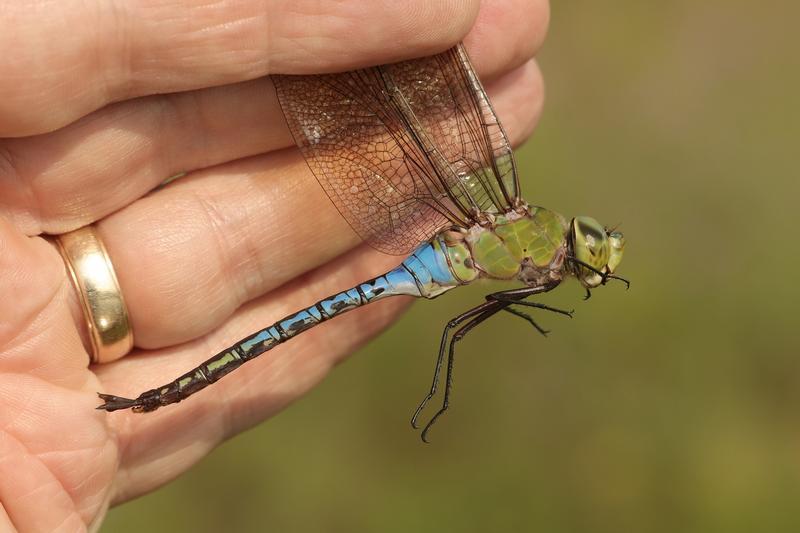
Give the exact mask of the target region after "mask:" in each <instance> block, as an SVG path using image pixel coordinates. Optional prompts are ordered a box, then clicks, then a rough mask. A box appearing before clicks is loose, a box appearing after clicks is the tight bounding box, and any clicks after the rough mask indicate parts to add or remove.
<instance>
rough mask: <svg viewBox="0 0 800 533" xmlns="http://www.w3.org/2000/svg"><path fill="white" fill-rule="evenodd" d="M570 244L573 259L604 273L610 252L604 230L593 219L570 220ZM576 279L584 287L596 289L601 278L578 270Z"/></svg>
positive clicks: (586, 271)
mask: <svg viewBox="0 0 800 533" xmlns="http://www.w3.org/2000/svg"><path fill="white" fill-rule="evenodd" d="M572 243H573V253H574V254H575V258H576V259H578V260H579V261H582V262H584V263H586V264H587V265H589V266H591V267H592V268H594V269H596V270H599V271H601V272H605V271H606V265H607V264H608V261H609V257H610V255H611V250H610V246H609V238H608V235H606V230H605V229H604V228H603V226H602V225H600V223H599V222H597V221H596V220H595V219H593V218H590V217H575V218H574V219H573V220H572ZM578 279H579V280H580V281H581V283H583V284H584V285H585V286H586V287H590V288H591V287H597V286H598V285H600V283H601V282H602V281H603V277H602V276H601V275H600V274H598V273H596V272H592V271H591V270H589V269H587V268H582V269H579V270H578Z"/></svg>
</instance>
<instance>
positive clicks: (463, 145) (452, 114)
mask: <svg viewBox="0 0 800 533" xmlns="http://www.w3.org/2000/svg"><path fill="white" fill-rule="evenodd" d="M273 80H274V82H275V86H276V89H277V93H278V98H279V100H280V102H281V106H282V108H283V111H284V115H285V116H286V120H287V123H288V125H289V128H290V130H291V132H292V135H293V136H294V139H295V142H296V143H297V145H298V147H299V148H300V150H301V152H302V153H303V156H304V157H305V159H306V161H307V162H308V165H309V167H310V168H311V170H312V172H313V173H314V175H315V176H316V178H317V180H318V181H319V182H320V184H321V186H322V188H323V189H324V190H325V192H326V193H327V194H328V196H329V197H330V199H331V200H332V201H333V203H334V205H335V206H336V207H337V209H338V210H339V212H340V213H341V214H342V215H343V216H344V218H345V219H346V220H347V221H348V223H349V224H350V225H351V226H352V227H353V229H354V230H355V231H356V232H357V233H358V234H359V235H360V236H361V237H362V238H363V239H364V240H366V241H367V242H369V243H370V244H371V245H372V246H373V247H375V248H377V249H379V250H381V251H384V252H387V253H392V254H402V253H407V252H409V251H410V250H412V249H413V248H414V247H416V246H417V245H418V244H419V243H420V242H422V241H425V240H427V239H429V238H430V237H431V236H432V235H434V234H435V233H436V232H437V231H439V230H440V229H442V228H443V227H445V226H448V225H461V226H466V225H469V224H470V223H471V222H474V221H475V220H476V218H477V216H478V213H479V212H480V211H482V210H483V211H502V210H504V209H506V208H508V207H509V206H510V205H512V204H513V201H514V199H515V198H516V196H517V194H518V191H517V185H516V176H515V173H514V165H513V158H512V157H511V150H510V148H509V146H508V142H507V140H506V137H505V134H504V133H503V131H502V129H501V127H500V125H499V124H498V122H497V119H496V117H495V115H494V113H493V111H492V109H491V106H490V105H489V102H488V100H487V99H486V95H485V93H484V91H483V89H482V88H481V86H480V83H479V82H478V80H477V77H476V76H475V74H474V72H473V71H472V68H471V67H470V66H469V61H468V59H467V58H466V55H465V54H464V52H463V50H461V48H460V47H458V48H454V49H451V50H449V51H447V52H445V53H442V54H439V55H437V56H433V57H428V58H422V59H416V60H411V61H406V62H402V63H396V64H392V65H384V66H380V67H373V68H367V69H361V70H356V71H351V72H344V73H340V74H327V75H318V76H273ZM508 184H510V185H508Z"/></svg>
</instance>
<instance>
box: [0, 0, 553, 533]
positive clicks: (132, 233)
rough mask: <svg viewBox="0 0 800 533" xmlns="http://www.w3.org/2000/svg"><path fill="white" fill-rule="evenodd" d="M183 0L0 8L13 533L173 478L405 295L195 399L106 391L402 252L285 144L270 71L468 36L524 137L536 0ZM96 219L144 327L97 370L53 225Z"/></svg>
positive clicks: (144, 383) (148, 380) (322, 368)
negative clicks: (366, 227) (167, 401)
mask: <svg viewBox="0 0 800 533" xmlns="http://www.w3.org/2000/svg"><path fill="white" fill-rule="evenodd" d="M129 4H131V5H129ZM192 4H193V3H192V2H176V3H174V4H171V3H166V4H165V3H163V2H136V3H123V4H120V3H109V2H98V3H96V5H95V4H93V3H91V2H89V3H87V2H82V3H77V4H73V3H69V2H63V3H55V4H49V7H48V10H49V11H47V12H40V11H38V10H37V9H36V6H38V5H41V4H39V3H36V2H31V1H26V0H23V1H21V2H16V3H14V4H8V5H5V6H4V10H3V17H4V18H5V20H4V27H5V28H6V29H7V30H10V31H5V32H4V33H3V34H2V35H0V49H3V50H4V54H3V56H2V58H0V72H2V73H3V75H2V77H0V137H2V138H0V457H2V459H3V460H0V503H2V507H0V509H1V510H2V511H0V529H2V530H5V529H12V528H16V529H17V530H20V531H53V530H56V529H63V530H81V529H83V528H91V527H97V525H98V524H99V523H100V520H101V519H102V517H103V515H104V514H105V511H106V509H107V507H108V506H109V505H110V504H114V503H118V502H122V501H125V500H127V499H130V498H134V497H136V496H138V495H140V494H143V493H145V492H147V491H150V490H153V489H154V488H156V487H158V486H160V485H162V484H164V483H166V482H168V481H169V480H171V479H173V478H175V477H176V476H178V475H180V474H181V473H182V472H183V471H185V470H186V469H187V468H189V467H190V466H191V465H192V464H194V463H195V462H197V461H198V460H200V459H201V458H202V457H203V456H205V455H206V454H207V453H208V452H209V451H210V450H211V449H213V448H214V447H215V446H216V445H217V444H219V443H220V442H221V441H222V440H224V439H226V438H228V437H230V436H232V435H234V434H236V433H237V432H240V431H242V430H243V429H245V428H247V427H249V426H252V425H253V424H256V423H258V422H260V421H262V420H264V419H265V418H268V417H269V416H271V415H273V414H274V413H276V412H277V411H279V410H280V409H282V408H283V407H285V406H286V405H287V404H288V403H289V402H291V401H293V400H294V399H296V398H297V397H299V396H300V395H302V394H303V393H304V392H305V391H307V390H308V389H309V388H310V387H312V386H313V385H314V384H316V383H317V382H319V381H320V380H321V379H322V378H323V377H324V376H325V374H326V373H327V372H328V371H329V370H330V369H331V367H332V366H333V365H334V364H336V363H337V362H338V361H340V360H341V359H342V358H343V357H345V356H346V355H347V354H349V353H351V352H352V351H353V350H354V349H355V348H357V347H358V346H359V345H361V344H362V343H363V342H365V341H366V340H367V339H368V338H369V337H371V336H373V335H375V334H376V333H377V332H378V331H380V330H381V329H382V328H384V327H386V326H387V325H388V324H389V323H391V321H392V320H393V319H394V318H395V317H396V316H397V314H398V313H399V312H400V311H401V309H402V308H403V307H404V306H405V303H404V302H403V301H402V300H401V299H396V298H393V299H389V300H386V301H383V302H379V303H376V304H373V305H371V306H370V310H369V311H368V312H362V310H357V311H354V312H353V313H350V314H348V315H347V316H344V317H341V318H337V319H336V320H335V321H333V322H332V323H330V324H325V325H323V326H320V327H319V328H315V329H314V330H312V331H310V332H307V333H305V334H303V335H301V336H300V337H299V338H298V339H296V340H293V341H292V342H291V343H289V344H288V345H286V346H283V347H281V348H279V349H276V350H274V351H272V352H270V354H268V355H267V356H264V357H262V358H260V359H259V360H257V361H254V362H252V363H249V364H248V365H245V366H244V367H242V368H241V369H240V370H238V371H237V372H236V373H235V375H234V376H233V377H229V378H226V379H224V380H222V381H220V382H219V383H217V384H215V385H214V387H213V389H208V390H207V391H204V393H201V394H198V395H196V396H195V397H193V398H192V400H191V401H187V402H186V403H184V404H181V405H180V407H170V408H165V409H162V410H160V411H158V412H157V413H153V414H149V415H138V414H133V413H130V412H127V411H126V412H119V413H114V414H107V413H104V412H100V411H96V410H95V409H94V408H95V407H96V406H97V405H98V400H97V396H96V392H97V391H104V392H111V393H115V394H116V393H118V394H127V395H134V396H135V395H136V394H138V393H139V392H141V391H142V390H145V389H149V388H152V387H153V386H156V385H160V384H162V383H166V382H168V381H170V380H172V379H174V377H175V376H177V375H179V374H181V373H183V372H185V371H186V370H188V369H190V368H192V367H194V366H195V365H196V364H198V363H199V362H201V361H203V360H205V359H207V358H208V357H209V356H211V355H212V354H214V353H215V352H217V351H218V350H220V349H222V348H224V347H225V346H228V345H230V344H231V343H233V342H235V341H236V340H238V339H239V338H241V337H243V336H245V335H246V334H248V333H251V332H253V331H255V330H257V329H259V328H262V327H264V326H265V325H267V324H269V323H271V322H272V321H274V320H275V319H276V318H279V317H282V316H284V315H286V314H287V313H289V312H291V311H294V310H296V309H299V308H300V307H302V306H304V305H307V304H309V303H312V302H313V301H316V300H317V299H318V298H320V297H323V296H326V295H328V294H330V293H332V292H335V291H337V290H341V289H343V288H346V287H350V286H352V285H354V284H355V283H356V282H358V281H361V280H363V279H366V278H369V277H372V276H374V275H376V274H379V273H381V272H383V271H385V270H387V269H388V268H390V267H392V266H395V265H396V264H397V263H398V262H399V258H397V257H387V256H384V255H382V254H380V253H377V252H375V251H373V250H371V249H368V248H367V247H365V246H364V245H359V243H358V239H357V237H356V236H355V234H354V233H353V232H352V231H351V230H350V229H349V227H348V226H347V224H346V223H345V222H344V220H343V219H341V217H340V216H339V214H338V213H337V211H336V209H335V208H334V207H333V205H332V204H331V203H330V201H329V200H328V199H327V197H326V196H325V194H324V192H323V191H322V189H321V188H320V187H319V186H318V184H317V183H316V181H315V180H314V179H313V177H312V176H311V174H310V172H309V171H308V169H307V167H306V165H305V163H304V162H303V160H302V158H301V156H300V155H299V153H298V152H297V151H296V150H294V149H288V150H285V148H290V147H291V146H292V145H293V142H292V140H291V136H290V134H289V132H288V130H287V128H286V126H285V123H284V121H283V118H282V115H281V111H280V108H279V106H278V102H277V99H276V97H275V94H274V91H273V87H272V84H271V82H270V81H269V79H268V78H266V77H264V76H265V75H267V74H270V73H303V74H305V73H315V72H322V71H336V70H346V69H350V68H357V67H360V66H364V65H367V64H380V63H386V62H391V61H397V60H401V59H405V58H408V57H414V56H420V55H427V54H431V53H435V52H438V51H441V50H443V49H445V48H447V47H449V46H451V45H453V44H455V43H456V42H458V41H459V40H461V39H462V38H464V40H465V42H466V46H467V49H468V51H469V53H470V55H471V57H472V60H473V63H474V64H475V66H476V69H477V70H478V72H479V74H480V75H481V77H482V79H483V81H484V83H485V85H486V86H487V90H488V92H489V95H490V97H491V98H492V101H493V103H494V105H495V108H496V110H497V112H498V114H499V115H500V118H501V120H502V121H503V123H504V125H505V127H506V130H507V132H508V133H509V135H510V137H511V139H512V142H513V143H514V144H518V143H519V142H521V140H522V139H524V138H525V137H526V136H527V135H528V134H529V132H530V131H531V129H532V128H533V125H534V123H535V121H536V119H537V117H538V114H539V111H540V108H541V104H542V85H541V79H540V77H539V73H538V70H537V68H536V66H535V64H534V63H533V62H532V60H530V58H531V57H532V56H533V54H534V52H535V51H536V49H537V48H538V46H539V44H540V43H541V40H542V39H543V37H544V32H545V28H546V25H547V6H546V3H545V2H544V1H543V0H496V1H495V2H491V3H485V4H484V5H481V6H479V5H478V4H479V2H478V1H477V0H469V1H467V0H459V1H457V2H447V1H442V2H427V1H424V0H411V1H410V2H402V3H397V2H383V1H379V2H368V3H365V2H338V3H331V4H330V5H327V4H320V3H318V2H308V3H306V2H304V1H303V0H296V1H295V2H293V3H291V4H289V3H287V4H286V5H285V6H284V5H283V3H280V2H265V1H260V2H256V1H251V2H247V1H244V0H242V1H240V2H221V3H212V4H208V3H207V2H197V3H196V5H195V6H194V7H193V6H192ZM289 6H291V8H290V7H289ZM319 9H327V10H329V11H328V12H325V13H322V12H319V11H317V10H319ZM468 32H469V33H468ZM465 35H466V37H465ZM184 171H185V172H187V175H186V176H184V177H182V178H180V179H179V180H177V181H174V182H172V183H171V184H170V185H168V186H166V187H163V188H158V187H159V185H160V184H161V183H162V182H163V181H164V180H165V178H167V177H169V176H173V175H175V174H178V173H180V172H184ZM87 224H93V226H94V227H95V228H96V230H97V232H98V233H99V235H100V236H101V237H102V240H103V242H104V244H105V246H106V248H107V249H108V251H109V255H110V257H111V259H112V260H113V262H114V268H115V271H116V274H117V277H118V278H119V282H120V286H121V290H122V293H123V294H124V297H125V299H126V303H127V308H128V312H129V315H130V320H131V324H132V328H133V331H134V332H135V342H136V347H135V348H134V349H133V350H132V351H131V352H130V353H129V354H128V355H127V356H126V357H125V358H123V359H121V360H118V361H115V362H113V363H109V364H103V365H92V366H89V355H88V353H87V348H86V347H85V346H86V337H87V336H86V332H85V329H86V319H85V317H84V316H83V313H82V310H81V305H80V301H79V298H78V295H77V293H76V291H75V289H74V287H73V285H72V283H71V280H70V279H69V276H68V275H67V273H66V270H65V267H64V261H63V260H62V258H61V256H60V255H59V253H58V251H57V249H56V247H55V246H54V245H53V243H52V241H51V240H49V239H46V238H45V237H44V236H45V235H48V234H51V235H52V234H62V233H66V232H69V231H72V230H74V229H76V228H79V227H82V226H85V225H87ZM345 252H348V253H347V255H346V256H342V254H344V253H345ZM340 256H341V257H340ZM334 259H336V260H335V261H334ZM43 502H45V505H43Z"/></svg>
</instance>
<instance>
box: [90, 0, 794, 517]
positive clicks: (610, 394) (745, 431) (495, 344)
mask: <svg viewBox="0 0 800 533" xmlns="http://www.w3.org/2000/svg"><path fill="white" fill-rule="evenodd" d="M552 11H553V13H552V25H551V30H550V35H549V38H548V41H547V43H546V46H545V48H544V50H543V52H542V53H541V55H540V61H541V65H542V68H543V70H544V74H545V79H546V82H547V88H548V98H547V104H546V107H545V114H544V117H543V119H542V121H541V124H540V126H539V128H538V130H537V131H536V134H535V135H534V137H533V139H532V140H531V142H529V143H528V144H527V145H526V146H525V147H524V148H522V149H521V150H519V152H518V157H519V162H520V167H521V173H522V176H523V180H524V185H525V193H526V194H525V196H526V197H527V198H528V200H529V201H531V202H532V203H534V204H539V205H544V206H547V207H550V208H552V209H555V210H558V211H560V212H562V213H564V214H566V215H568V216H569V215H573V214H589V215H592V216H594V217H596V218H598V219H599V220H601V221H603V222H606V223H608V224H609V225H611V224H615V223H617V222H621V223H622V226H621V229H622V230H623V231H624V232H625V235H626V239H627V243H628V246H627V250H626V257H625V261H623V264H622V268H621V273H622V274H623V275H624V276H626V277H629V278H630V279H631V280H632V281H633V285H632V287H631V290H630V291H627V292H626V291H625V290H624V289H623V288H622V287H621V286H620V285H614V284H612V285H610V286H608V287H605V288H603V289H600V290H597V291H595V294H594V297H593V298H592V299H591V300H590V301H588V302H586V303H584V302H582V301H581V300H580V298H581V296H582V291H581V290H580V288H579V287H578V285H577V284H576V283H570V284H565V286H563V287H561V288H560V290H558V291H556V293H557V294H553V295H551V296H549V297H548V298H547V299H546V301H547V302H548V303H552V304H556V305H560V306H563V307H566V308H573V307H574V308H575V309H576V311H577V313H576V317H575V319H573V320H567V319H563V318H561V317H558V316H554V315H546V316H545V315H541V314H540V315H538V316H539V317H540V319H541V320H540V321H541V322H542V323H543V324H544V325H545V326H546V327H548V328H549V329H552V330H553V333H552V334H551V336H550V338H548V339H543V338H541V337H539V336H537V335H536V334H535V333H534V332H533V331H532V330H530V329H529V326H526V325H525V324H524V323H523V322H522V321H518V320H515V319H513V318H512V317H502V318H500V319H496V320H493V321H492V322H491V326H490V327H485V328H483V329H479V330H477V331H476V332H475V333H474V334H473V335H472V336H471V337H469V338H468V340H467V341H465V342H464V343H462V345H461V348H460V350H461V351H460V353H459V361H458V365H457V368H456V387H455V389H454V402H455V404H454V408H453V409H452V410H451V411H450V412H449V413H448V416H446V417H445V418H443V419H442V421H441V423H440V424H438V425H437V426H436V428H435V430H434V432H433V433H432V439H433V441H434V443H433V444H432V445H430V446H425V445H422V444H421V443H420V441H419V439H418V436H417V434H416V433H414V432H412V431H411V429H410V428H409V426H408V418H409V416H410V414H411V412H412V410H413V408H414V406H415V405H416V403H417V401H418V400H419V399H420V398H421V396H422V395H423V393H424V390H425V388H426V387H427V386H428V384H429V379H430V373H431V371H432V369H433V362H434V356H435V353H434V351H435V348H436V345H437V342H438V338H439V333H440V329H441V327H442V326H443V324H444V323H445V321H446V320H447V318H449V317H451V316H453V315H455V314H457V313H458V312H460V311H462V310H464V309H465V308H467V307H468V306H471V305H473V304H474V303H476V302H478V301H480V300H481V299H482V294H483V293H484V292H485V291H486V287H483V288H482V287H472V288H465V289H462V290H459V291H456V292H457V294H456V293H453V294H452V295H448V296H446V297H443V298H441V299H439V300H437V301H434V302H424V303H420V304H418V305H416V306H415V307H414V308H413V309H412V310H411V312H409V313H408V314H407V315H406V316H405V317H404V318H403V319H402V320H401V321H400V323H399V324H397V325H396V326H395V327H394V328H392V329H390V330H389V331H388V332H386V333H385V334H384V335H383V336H381V337H380V338H378V339H377V340H375V341H374V342H373V343H372V344H371V345H369V346H368V347H367V348H365V349H364V350H362V351H361V353H359V354H357V355H356V356H355V357H353V358H352V359H350V360H349V361H347V362H346V363H345V364H343V365H341V366H340V367H339V368H337V370H336V371H335V372H334V373H333V374H332V375H331V376H330V378H329V379H328V380H327V381H326V382H325V383H324V384H323V385H322V386H320V387H319V388H317V389H316V390H314V391H313V392H312V393H311V394H309V395H308V396H307V397H306V398H304V399H303V400H302V401H300V402H298V403H297V404H295V405H293V406H292V407H291V408H289V409H288V410H286V411H285V412H284V413H282V414H281V415H279V416H278V417H277V418H275V419H273V420H271V421H269V422H268V423H265V424H262V425H261V426H260V427H257V428H256V429H254V430H251V431H249V432H247V433H245V434H243V435H241V436H239V437H237V438H235V439H233V440H232V441H230V442H228V443H226V444H225V445H223V446H222V447H220V448H219V449H218V450H217V451H216V452H215V453H214V454H212V455H211V457H209V458H208V459H207V460H206V461H205V462H203V463H202V464H201V465H200V466H198V467H197V468H194V469H193V470H192V471H191V472H189V473H188V474H187V475H185V476H183V477H182V478H181V479H180V480H178V481H177V482H175V483H172V484H170V485H169V486H168V487H165V488H163V489H162V490H159V491H157V492H155V493H154V494H151V495H149V496H147V497H144V498H141V499H139V500H137V501H134V502H132V503H129V504H127V505H124V506H122V507H120V508H118V509H115V510H112V511H111V513H110V515H109V517H108V520H107V522H106V524H105V526H104V531H108V532H116V531H123V532H124V531H137V532H138V531H223V530H225V531H267V530H271V531H281V532H283V531H330V532H338V531H341V532H352V531H381V532H395V531H396V532H409V531H414V532H442V531H458V532H471V531H476V532H478V531H479V532H486V531H537V532H538V531H541V532H584V531H585V532H614V533H617V532H622V531H636V532H641V531H648V532H650V531H654V532H662V531H663V532H677V531H681V532H716V531H719V532H726V533H729V532H738V531H741V532H752V531H767V532H776V531H787V532H789V531H792V532H796V531H800V341H799V340H798V329H800V328H798V326H800V321H798V310H797V306H798V303H800V290H799V289H798V283H797V282H798V269H800V245H799V244H798V243H799V242H800V240H796V239H798V235H797V233H796V232H797V231H798V222H800V217H798V216H797V215H798V213H799V212H800V209H798V198H800V185H798V172H797V170H796V168H797V160H798V155H797V154H798V149H797V147H796V145H797V143H798V140H799V139H800V136H799V135H798V124H800V105H798V97H799V96H800V59H799V58H800V40H799V39H798V38H797V33H798V29H797V21H798V20H800V4H798V3H797V2H793V1H791V0H786V1H766V2H752V1H750V2H746V1H735V0H704V1H691V0H673V1H671V2H642V1H641V0H626V1H614V2H596V1H591V0H570V1H569V2H556V3H555V5H553V9H552Z"/></svg>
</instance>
